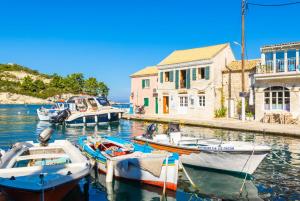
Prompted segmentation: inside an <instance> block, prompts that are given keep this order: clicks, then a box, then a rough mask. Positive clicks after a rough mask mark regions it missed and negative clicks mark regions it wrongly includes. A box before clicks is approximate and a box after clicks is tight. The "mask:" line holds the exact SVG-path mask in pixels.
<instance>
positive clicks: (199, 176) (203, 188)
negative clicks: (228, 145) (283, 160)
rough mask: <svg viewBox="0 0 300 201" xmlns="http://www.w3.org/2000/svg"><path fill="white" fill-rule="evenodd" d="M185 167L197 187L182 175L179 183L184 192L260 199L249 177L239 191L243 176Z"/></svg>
mask: <svg viewBox="0 0 300 201" xmlns="http://www.w3.org/2000/svg"><path fill="white" fill-rule="evenodd" d="M185 169H186V171H187V172H188V174H189V176H190V177H191V178H193V181H194V182H195V184H196V185H197V188H198V189H194V188H193V187H192V186H191V185H190V184H189V182H188V180H187V179H186V178H185V177H184V175H183V177H182V178H181V181H180V183H179V185H180V188H182V189H184V191H186V192H196V193H197V194H199V195H202V196H209V197H218V198H222V199H226V200H261V199H260V198H259V196H258V190H257V188H256V186H255V184H254V183H253V181H252V180H251V178H248V179H246V180H245V184H244V187H243V188H242V191H241V193H240V189H241V187H242V185H243V182H244V177H239V176H237V175H230V174H222V173H220V172H215V171H210V170H205V169H199V168H194V167H189V166H185Z"/></svg>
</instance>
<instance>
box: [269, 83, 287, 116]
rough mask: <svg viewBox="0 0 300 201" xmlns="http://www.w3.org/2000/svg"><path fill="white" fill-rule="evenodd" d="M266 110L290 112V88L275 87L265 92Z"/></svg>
mask: <svg viewBox="0 0 300 201" xmlns="http://www.w3.org/2000/svg"><path fill="white" fill-rule="evenodd" d="M264 95H265V96H264V105H265V110H285V111H290V91H289V89H288V88H285V87H280V86H274V87H269V88H267V89H265V90H264Z"/></svg>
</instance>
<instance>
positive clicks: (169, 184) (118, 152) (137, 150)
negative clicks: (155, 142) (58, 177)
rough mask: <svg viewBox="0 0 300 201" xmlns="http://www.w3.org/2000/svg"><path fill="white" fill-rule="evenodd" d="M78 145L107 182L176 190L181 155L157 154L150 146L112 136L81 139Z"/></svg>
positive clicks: (164, 152) (162, 152)
mask: <svg viewBox="0 0 300 201" xmlns="http://www.w3.org/2000/svg"><path fill="white" fill-rule="evenodd" d="M78 144H79V147H80V149H81V150H82V152H83V153H84V154H85V155H86V156H87V157H88V158H90V159H91V161H92V163H94V164H95V165H96V166H97V168H98V171H99V172H100V173H104V174H106V177H107V178H108V177H109V175H110V176H111V177H113V176H114V177H115V178H122V179H129V180H134V181H139V182H141V183H145V184H149V185H154V186H159V187H165V188H167V189H170V190H176V189H177V179H178V165H179V161H178V160H179V156H178V154H172V153H168V152H166V151H156V150H153V149H152V148H151V147H149V146H147V145H138V144H135V143H132V142H129V141H126V140H123V139H120V138H116V137H111V136H105V137H101V136H89V137H86V136H82V137H80V138H79V140H78Z"/></svg>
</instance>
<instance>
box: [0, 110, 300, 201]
mask: <svg viewBox="0 0 300 201" xmlns="http://www.w3.org/2000/svg"><path fill="white" fill-rule="evenodd" d="M38 107H40V106H37V105H0V148H1V149H8V148H9V147H10V146H11V145H13V144H14V143H16V142H19V141H29V140H33V141H36V140H37V137H38V134H39V133H40V132H41V131H42V130H43V129H45V128H47V127H49V126H51V125H50V124H49V123H47V122H39V121H38V120H37V117H36V109H37V108H38ZM148 124H149V122H136V121H129V120H121V121H120V122H119V123H112V124H109V125H99V126H96V127H87V128H83V127H64V126H61V125H60V126H52V128H53V129H54V130H55V133H54V135H53V137H52V139H68V140H70V141H71V142H73V143H76V141H77V138H78V137H79V136H82V135H94V134H103V135H114V136H118V137H121V138H124V139H127V140H129V139H131V137H133V136H136V135H141V134H142V133H143V132H144V131H145V128H146V126H147V125H148ZM166 126H167V125H163V124H160V125H159V130H160V131H163V130H164V129H166ZM182 131H183V133H185V134H188V135H192V136H198V137H205V138H211V137H216V138H219V139H222V140H242V141H255V142H258V143H266V144H269V145H271V146H272V152H271V153H270V154H269V155H268V156H267V157H266V158H265V160H264V161H263V162H262V163H261V164H260V166H259V167H258V169H257V170H256V172H255V173H254V174H253V176H252V177H251V178H248V179H247V180H246V182H245V186H244V188H243V191H242V193H241V194H240V188H241V186H242V183H243V180H244V177H241V176H238V175H229V174H225V173H222V172H216V171H211V170H205V169H199V168H193V167H186V170H187V172H188V174H189V175H190V177H191V178H192V180H193V181H194V182H195V183H196V185H197V188H196V189H195V188H193V187H192V186H191V185H190V183H189V182H188V180H187V178H186V177H185V176H184V175H183V174H182V173H180V178H179V186H178V190H177V191H176V192H170V191H168V193H167V200H180V201H181V200H217V199H225V200H300V139H299V138H298V139H297V138H292V137H282V136H273V135H263V134H258V133H246V132H237V131H228V130H221V129H209V128H199V127H190V126H183V127H182ZM89 181H90V182H89V186H88V187H89V188H88V192H89V193H88V195H87V194H85V193H83V192H84V183H85V182H86V181H85V180H83V181H81V182H80V185H79V186H78V187H77V188H75V189H74V190H73V191H72V192H71V193H70V194H69V195H68V196H67V197H66V198H65V199H64V200H65V201H68V200H72V201H75V200H120V201H122V200H124V201H125V200H126V201H127V200H128V201H129V200H130V201H135V200H137V201H138V200H160V198H161V194H162V189H160V188H156V187H152V186H147V185H141V184H139V183H135V182H128V181H115V182H114V183H113V185H110V186H106V183H105V176H104V175H99V177H98V178H97V179H94V177H91V179H90V180H89ZM1 199H2V198H0V200H1ZM3 199H4V198H3Z"/></svg>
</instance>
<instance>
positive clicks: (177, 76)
mask: <svg viewBox="0 0 300 201" xmlns="http://www.w3.org/2000/svg"><path fill="white" fill-rule="evenodd" d="M175 88H176V89H178V88H179V70H176V71H175Z"/></svg>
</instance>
